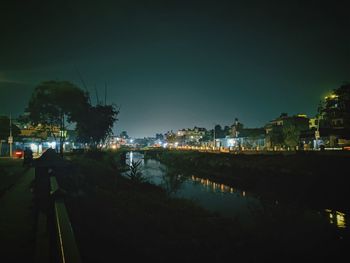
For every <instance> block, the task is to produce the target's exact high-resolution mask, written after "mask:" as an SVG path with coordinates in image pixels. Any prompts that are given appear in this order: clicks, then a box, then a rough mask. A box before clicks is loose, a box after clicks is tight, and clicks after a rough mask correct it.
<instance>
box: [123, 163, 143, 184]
mask: <svg viewBox="0 0 350 263" xmlns="http://www.w3.org/2000/svg"><path fill="white" fill-rule="evenodd" d="M141 165H142V161H141V160H138V161H134V160H133V161H132V162H131V164H130V165H128V168H129V172H128V173H127V174H126V175H127V176H128V177H129V178H130V180H131V181H132V182H134V183H142V182H144V181H145V178H144V176H143V175H142V171H141Z"/></svg>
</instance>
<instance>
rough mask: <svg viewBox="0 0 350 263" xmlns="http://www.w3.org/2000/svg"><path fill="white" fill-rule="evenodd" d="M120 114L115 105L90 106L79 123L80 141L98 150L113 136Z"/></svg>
mask: <svg viewBox="0 0 350 263" xmlns="http://www.w3.org/2000/svg"><path fill="white" fill-rule="evenodd" d="M118 114H119V109H117V107H116V106H115V105H100V104H98V105H96V106H91V105H89V107H88V108H87V109H86V113H85V114H84V115H83V116H82V118H81V119H80V120H81V121H79V122H78V123H77V128H76V129H77V132H78V139H79V141H80V142H83V143H88V144H89V145H90V146H92V147H93V148H97V145H98V144H99V143H103V142H104V141H105V140H106V138H107V136H108V135H111V134H112V128H113V125H114V123H115V122H116V121H117V115H118Z"/></svg>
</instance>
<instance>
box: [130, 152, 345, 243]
mask: <svg viewBox="0 0 350 263" xmlns="http://www.w3.org/2000/svg"><path fill="white" fill-rule="evenodd" d="M132 161H134V162H137V161H140V162H141V164H142V174H143V176H144V177H145V179H147V181H149V182H150V183H153V184H156V185H158V186H161V187H162V188H163V189H164V190H165V191H166V192H167V193H168V194H169V195H170V196H172V197H177V198H185V199H189V200H192V201H193V202H194V203H196V204H198V205H200V206H202V207H203V208H205V209H207V210H209V211H212V212H214V213H218V214H220V215H222V216H226V217H232V218H235V219H236V220H238V221H239V222H241V223H244V224H246V225H249V224H251V223H254V218H256V215H257V214H259V213H266V211H269V212H270V213H271V212H272V213H275V211H277V210H278V211H279V212H278V213H279V214H281V212H280V211H284V212H283V213H285V214H288V215H290V210H291V209H290V208H287V207H283V205H282V204H280V203H279V202H278V200H275V201H274V202H271V201H269V202H268V201H266V200H262V199H261V198H259V197H258V196H256V195H254V193H250V192H247V191H245V190H244V189H238V188H235V187H232V186H228V185H224V184H220V183H216V182H213V181H211V180H208V179H203V178H201V177H200V176H199V175H196V174H185V173H182V172H181V169H175V168H173V167H167V166H166V165H164V164H162V163H160V162H159V161H157V160H154V159H146V160H145V159H144V158H143V155H142V154H141V153H138V152H129V153H128V154H127V163H128V164H131V163H132ZM293 213H294V214H296V213H297V214H298V215H300V218H305V219H307V222H305V224H310V227H311V225H314V224H318V223H319V221H323V220H324V221H328V222H329V223H330V224H331V225H333V226H335V227H336V228H337V229H338V231H339V233H340V234H341V235H347V236H348V235H349V229H348V226H347V222H348V220H349V219H348V215H347V213H345V212H344V211H337V210H333V209H331V208H325V209H324V210H322V211H314V210H305V209H301V208H300V209H298V208H293ZM279 219H280V220H283V217H280V218H279ZM301 220H302V219H301Z"/></svg>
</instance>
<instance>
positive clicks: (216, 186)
mask: <svg viewBox="0 0 350 263" xmlns="http://www.w3.org/2000/svg"><path fill="white" fill-rule="evenodd" d="M190 179H191V180H192V181H193V182H197V183H200V184H201V185H203V186H204V187H206V188H207V189H208V190H211V191H212V192H221V193H229V194H233V193H239V194H240V195H242V196H243V197H244V196H245V195H246V193H245V191H239V190H235V189H234V188H233V187H230V186H227V185H224V184H220V183H215V182H213V181H210V180H209V179H203V178H200V177H196V176H194V175H192V176H191V177H190Z"/></svg>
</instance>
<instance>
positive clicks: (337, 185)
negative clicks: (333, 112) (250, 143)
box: [145, 150, 350, 211]
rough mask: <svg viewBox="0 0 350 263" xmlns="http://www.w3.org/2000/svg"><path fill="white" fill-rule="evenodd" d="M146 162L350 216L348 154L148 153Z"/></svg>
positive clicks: (274, 200)
mask: <svg viewBox="0 0 350 263" xmlns="http://www.w3.org/2000/svg"><path fill="white" fill-rule="evenodd" d="M145 156H146V158H153V159H157V160H159V161H161V162H163V163H164V164H166V165H167V166H169V167H172V168H174V169H176V168H177V167H181V171H182V172H183V171H185V172H186V173H187V175H196V176H198V177H202V178H208V179H211V180H213V181H216V182H219V183H224V184H226V185H228V186H232V187H235V188H241V189H244V190H246V191H250V192H253V193H254V194H255V195H257V196H259V197H260V198H262V199H267V200H270V201H272V202H276V201H277V202H280V203H281V202H282V203H285V204H288V205H291V206H293V205H295V206H299V207H300V206H301V207H309V208H315V209H325V208H332V209H335V210H340V211H348V210H349V207H350V204H349V201H348V200H350V193H349V191H348V183H349V182H350V178H349V176H348V167H349V165H348V163H349V160H350V155H349V154H348V153H340V154H337V153H329V154H323V153H311V152H310V153H308V152H300V153H294V154H287V155H286V154H255V155H244V154H241V155H233V154H225V153H221V154H215V153H204V152H194V151H177V150H170V151H169V150H149V151H145Z"/></svg>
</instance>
